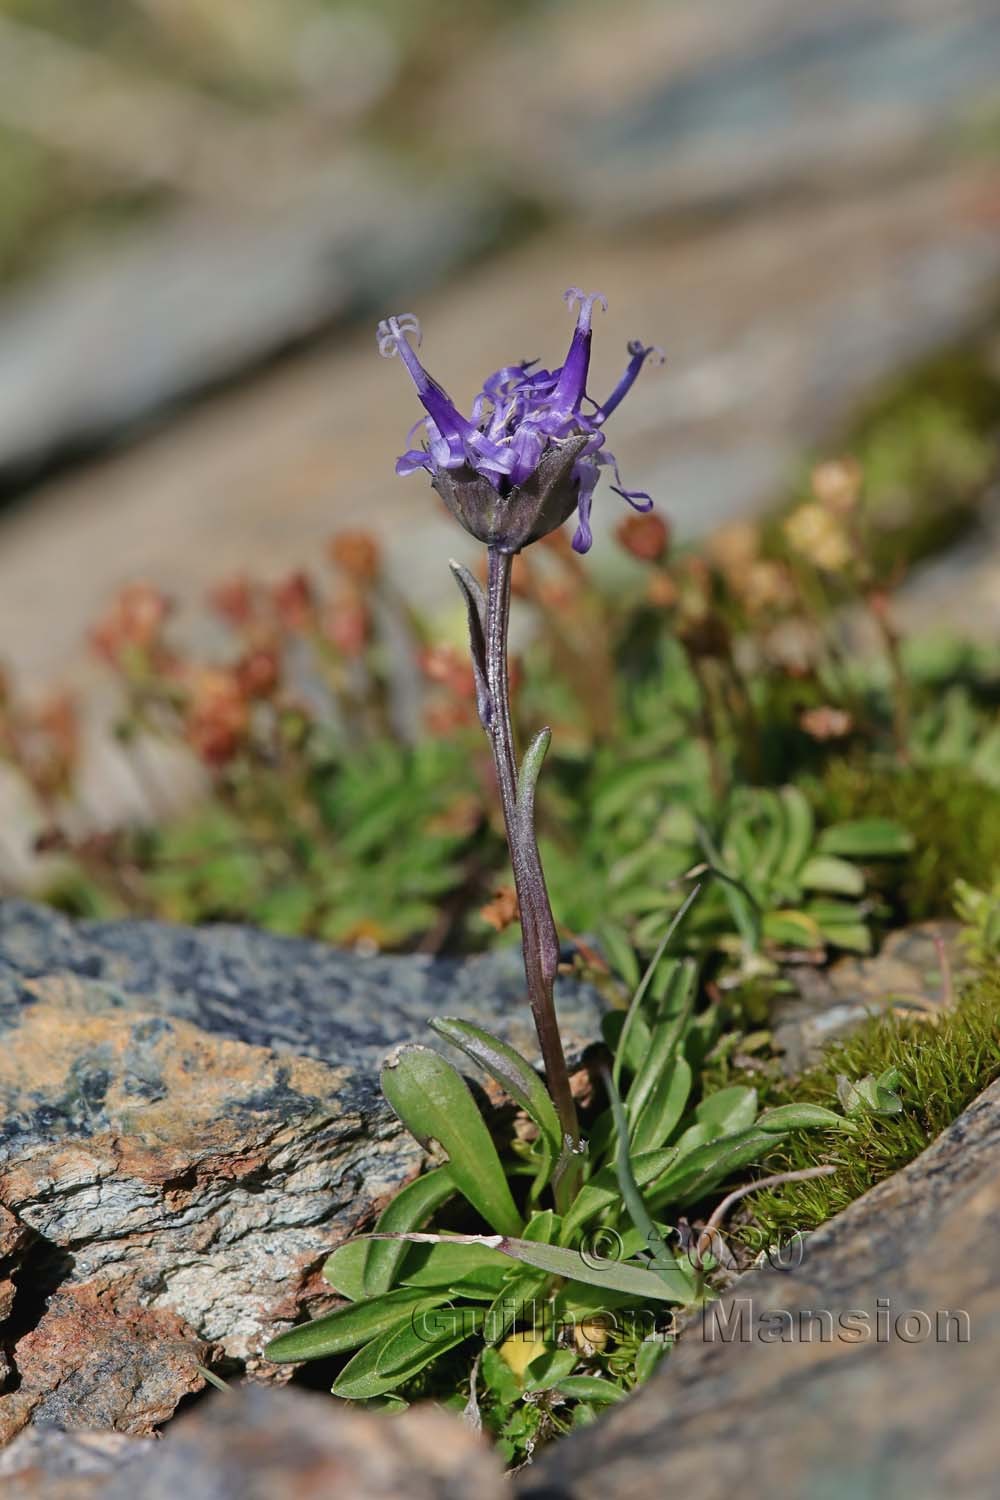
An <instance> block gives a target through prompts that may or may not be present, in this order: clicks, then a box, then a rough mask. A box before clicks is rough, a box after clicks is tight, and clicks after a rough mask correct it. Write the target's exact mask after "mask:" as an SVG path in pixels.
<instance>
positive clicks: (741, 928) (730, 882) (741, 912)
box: [698, 823, 761, 953]
mask: <svg viewBox="0 0 1000 1500" xmlns="http://www.w3.org/2000/svg"><path fill="white" fill-rule="evenodd" d="M698 843H699V844H700V846H701V849H702V851H703V852H704V855H705V859H706V860H707V864H706V867H705V873H706V874H710V875H714V876H715V878H716V880H719V881H721V882H722V894H723V896H724V897H725V901H726V905H727V906H728V907H729V914H730V916H731V917H732V919H733V926H734V927H735V928H736V931H737V932H738V933H739V935H740V938H741V940H742V942H743V946H744V948H745V949H746V950H747V952H748V953H756V952H757V950H758V949H759V947H760V936H761V932H760V921H761V918H760V907H759V906H758V905H757V902H756V901H755V900H754V898H753V896H752V895H751V893H750V892H749V891H748V890H747V888H746V886H745V885H744V884H743V882H742V881H741V880H737V879H736V878H735V877H734V876H732V875H730V874H728V873H727V871H725V870H724V869H722V860H721V857H720V855H719V852H718V850H717V849H716V847H715V845H714V843H713V842H712V837H711V834H710V833H709V831H708V829H707V828H705V827H704V825H703V824H701V823H699V824H698Z"/></svg>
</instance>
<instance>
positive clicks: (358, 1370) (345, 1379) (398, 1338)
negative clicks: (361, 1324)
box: [333, 1306, 483, 1401]
mask: <svg viewBox="0 0 1000 1500" xmlns="http://www.w3.org/2000/svg"><path fill="white" fill-rule="evenodd" d="M482 1318H483V1312H482V1309H481V1308H471V1307H451V1308H444V1307H440V1306H439V1307H438V1308H437V1309H436V1310H435V1309H433V1308H428V1309H426V1312H425V1313H421V1314H420V1315H418V1316H417V1317H416V1318H414V1320H413V1321H412V1322H410V1323H408V1324H407V1325H406V1326H405V1327H404V1328H402V1329H399V1328H397V1329H391V1330H389V1332H387V1333H384V1334H382V1335H381V1336H380V1337H379V1338H377V1339H373V1340H372V1342H371V1343H370V1344H366V1345H365V1347H364V1348H363V1349H359V1350H358V1352H357V1354H355V1356H354V1358H353V1359H352V1360H349V1361H348V1363H347V1364H346V1365H345V1366H344V1368H343V1369H342V1370H341V1372H340V1374H339V1375H338V1376H337V1378H336V1380H335V1381H334V1383H333V1394H334V1395H335V1396H340V1397H342V1398H343V1399H345V1400H348V1401H370V1400H371V1399H372V1398H373V1397H375V1396H384V1395H385V1394H386V1392H387V1391H391V1390H393V1389H394V1387H396V1386H398V1385H402V1384H403V1382H404V1381H406V1380H410V1379H412V1378H413V1376H414V1375H417V1374H419V1372H420V1371H421V1370H422V1369H423V1368H424V1366H425V1365H428V1364H430V1362H431V1361H432V1360H434V1359H437V1357H438V1356H439V1355H441V1354H446V1353H447V1351H448V1350H449V1349H454V1348H455V1347H456V1345H458V1344H462V1343H464V1342H465V1340H466V1339H467V1338H469V1337H470V1336H471V1335H472V1334H474V1333H477V1332H478V1331H479V1330H480V1328H481V1327H482Z"/></svg>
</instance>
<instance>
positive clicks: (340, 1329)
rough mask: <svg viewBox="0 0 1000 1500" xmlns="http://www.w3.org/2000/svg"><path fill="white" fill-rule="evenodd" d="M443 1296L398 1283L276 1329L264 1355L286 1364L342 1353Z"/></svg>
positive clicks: (397, 1325) (439, 1301)
mask: <svg viewBox="0 0 1000 1500" xmlns="http://www.w3.org/2000/svg"><path fill="white" fill-rule="evenodd" d="M446 1300H447V1295H446V1294H445V1295H442V1296H440V1297H435V1296H430V1295H428V1293H427V1292H426V1290H423V1289H417V1288H410V1287H399V1288H397V1290H396V1291H394V1292H386V1294H385V1295H384V1296H382V1297H372V1298H371V1299H370V1300H369V1301H366V1302H350V1303H348V1304H347V1306H346V1307H338V1308H336V1309H335V1310H334V1311H333V1312H332V1313H327V1314H326V1316H325V1317H323V1318H314V1319H313V1321H312V1322H311V1323H302V1324H300V1326H299V1327H298V1328H290V1329H289V1330H288V1332H287V1333H279V1334H278V1337H277V1338H276V1339H272V1340H271V1342H270V1343H269V1344H268V1345H267V1347H266V1348H265V1350H264V1356H265V1358H266V1359H270V1360H273V1361H274V1363H275V1364H288V1363H291V1362H293V1361H298V1360H303V1359H324V1358H325V1357H326V1356H327V1355H329V1354H342V1353H343V1351H344V1350H345V1349H356V1348H357V1347H358V1345H359V1344H364V1343H367V1342H368V1340H369V1339H373V1338H377V1337H378V1336H379V1335H380V1334H383V1333H386V1332H388V1331H389V1330H390V1329H395V1328H399V1327H401V1326H402V1325H403V1324H406V1323H409V1321H410V1319H411V1318H412V1316H413V1314H414V1312H416V1311H418V1310H420V1309H421V1308H423V1307H433V1306H435V1305H437V1304H440V1303H441V1302H444V1301H446Z"/></svg>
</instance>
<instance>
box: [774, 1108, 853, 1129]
mask: <svg viewBox="0 0 1000 1500" xmlns="http://www.w3.org/2000/svg"><path fill="white" fill-rule="evenodd" d="M852 1128H853V1127H852V1125H851V1123H850V1121H849V1120H845V1119H844V1117H843V1115H838V1114H836V1113H835V1112H834V1111H833V1110H832V1109H824V1108H823V1106H822V1105H821V1104H779V1105H777V1106H776V1107H775V1108H774V1109H765V1110H763V1111H762V1113H761V1114H759V1115H758V1116H757V1129H758V1130H766V1131H768V1133H773V1134H784V1132H785V1131H786V1130H851V1129H852Z"/></svg>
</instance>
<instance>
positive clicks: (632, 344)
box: [628, 339, 667, 365]
mask: <svg viewBox="0 0 1000 1500" xmlns="http://www.w3.org/2000/svg"><path fill="white" fill-rule="evenodd" d="M628 352H629V354H631V355H633V356H634V355H636V354H642V355H644V356H645V357H646V358H647V359H650V358H652V359H655V360H656V363H657V364H658V365H662V364H664V363H665V362H666V358H667V356H666V355H665V354H664V352H663V350H662V349H661V348H660V346H659V344H648V345H647V344H644V343H643V342H642V339H629V341H628Z"/></svg>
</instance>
